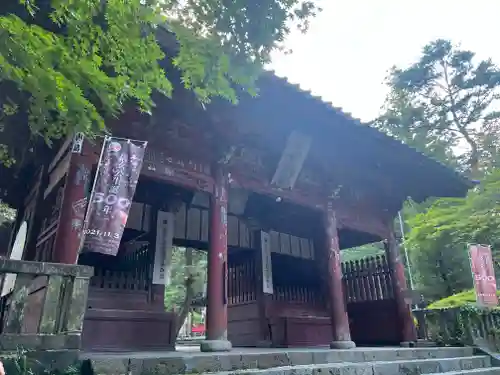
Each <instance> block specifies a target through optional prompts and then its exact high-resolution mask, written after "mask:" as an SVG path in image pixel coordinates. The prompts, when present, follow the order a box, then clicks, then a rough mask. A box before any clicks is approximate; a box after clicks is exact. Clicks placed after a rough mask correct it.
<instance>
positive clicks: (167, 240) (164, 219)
mask: <svg viewBox="0 0 500 375" xmlns="http://www.w3.org/2000/svg"><path fill="white" fill-rule="evenodd" d="M173 238H174V214H173V213H172V212H164V211H158V219H157V220H156V248H155V263H154V268H153V284H160V285H167V284H168V283H169V282H170V270H171V264H172V241H173Z"/></svg>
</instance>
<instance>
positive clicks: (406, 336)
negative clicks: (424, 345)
mask: <svg viewBox="0 0 500 375" xmlns="http://www.w3.org/2000/svg"><path fill="white" fill-rule="evenodd" d="M385 251H386V256H387V263H388V266H389V272H390V274H391V279H392V286H393V291H394V299H395V302H396V309H397V315H398V323H399V324H398V325H399V328H400V330H401V340H402V342H401V344H402V345H408V344H409V343H411V342H414V341H417V330H416V329H415V323H414V321H413V317H412V315H411V308H410V303H407V302H406V298H405V294H406V293H407V290H408V288H407V284H406V276H405V270H404V266H403V262H402V261H401V255H400V253H399V246H398V242H397V240H396V237H395V236H394V232H393V231H392V230H391V231H390V234H389V238H388V239H387V241H386V242H385Z"/></svg>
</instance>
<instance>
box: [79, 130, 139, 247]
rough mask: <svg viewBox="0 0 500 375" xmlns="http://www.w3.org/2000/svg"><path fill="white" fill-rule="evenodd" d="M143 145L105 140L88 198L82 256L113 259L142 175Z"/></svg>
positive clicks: (127, 141)
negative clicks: (106, 256) (93, 255)
mask: <svg viewBox="0 0 500 375" xmlns="http://www.w3.org/2000/svg"><path fill="white" fill-rule="evenodd" d="M145 149H146V143H145V142H144V143H143V144H141V145H140V146H137V145H135V144H133V143H132V142H131V141H130V140H117V139H113V138H107V139H106V140H105V141H104V144H103V149H102V155H101V160H100V163H99V165H98V166H97V172H96V177H95V184H94V188H93V189H92V193H91V195H90V202H91V204H90V206H89V208H88V213H87V220H86V222H85V231H84V233H85V240H84V244H83V248H82V252H96V253H101V254H107V255H116V254H117V253H118V250H119V248H120V241H121V239H122V235H123V231H124V230H125V224H126V223H127V219H128V214H129V211H130V206H131V205H132V198H133V197H134V194H135V189H136V186H137V181H138V180H139V175H140V173H141V168H142V161H143V159H144V152H145Z"/></svg>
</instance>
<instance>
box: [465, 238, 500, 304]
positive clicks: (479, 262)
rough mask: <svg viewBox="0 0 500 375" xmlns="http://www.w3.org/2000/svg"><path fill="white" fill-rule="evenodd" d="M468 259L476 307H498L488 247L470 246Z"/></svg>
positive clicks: (495, 283) (491, 260)
mask: <svg viewBox="0 0 500 375" xmlns="http://www.w3.org/2000/svg"><path fill="white" fill-rule="evenodd" d="M469 257H470V265H471V271H472V278H473V280H474V290H475V292H476V300H477V303H478V305H481V306H496V305H498V298H497V294H496V292H497V282H496V278H495V271H494V267H493V258H492V256H491V248H490V246H485V245H470V247H469Z"/></svg>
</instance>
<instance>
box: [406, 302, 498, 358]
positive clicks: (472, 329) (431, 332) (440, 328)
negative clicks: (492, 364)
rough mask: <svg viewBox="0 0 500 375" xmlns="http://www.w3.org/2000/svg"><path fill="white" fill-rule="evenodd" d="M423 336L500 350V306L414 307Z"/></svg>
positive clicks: (443, 343)
mask: <svg viewBox="0 0 500 375" xmlns="http://www.w3.org/2000/svg"><path fill="white" fill-rule="evenodd" d="M413 316H414V317H415V320H416V326H417V333H418V337H419V339H423V340H429V341H431V342H435V343H436V344H438V345H473V346H478V347H480V348H482V349H485V350H488V351H491V352H496V353H498V352H500V310H498V309H479V308H475V307H469V306H466V307H459V308H449V309H442V310H425V309H417V310H414V311H413Z"/></svg>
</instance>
